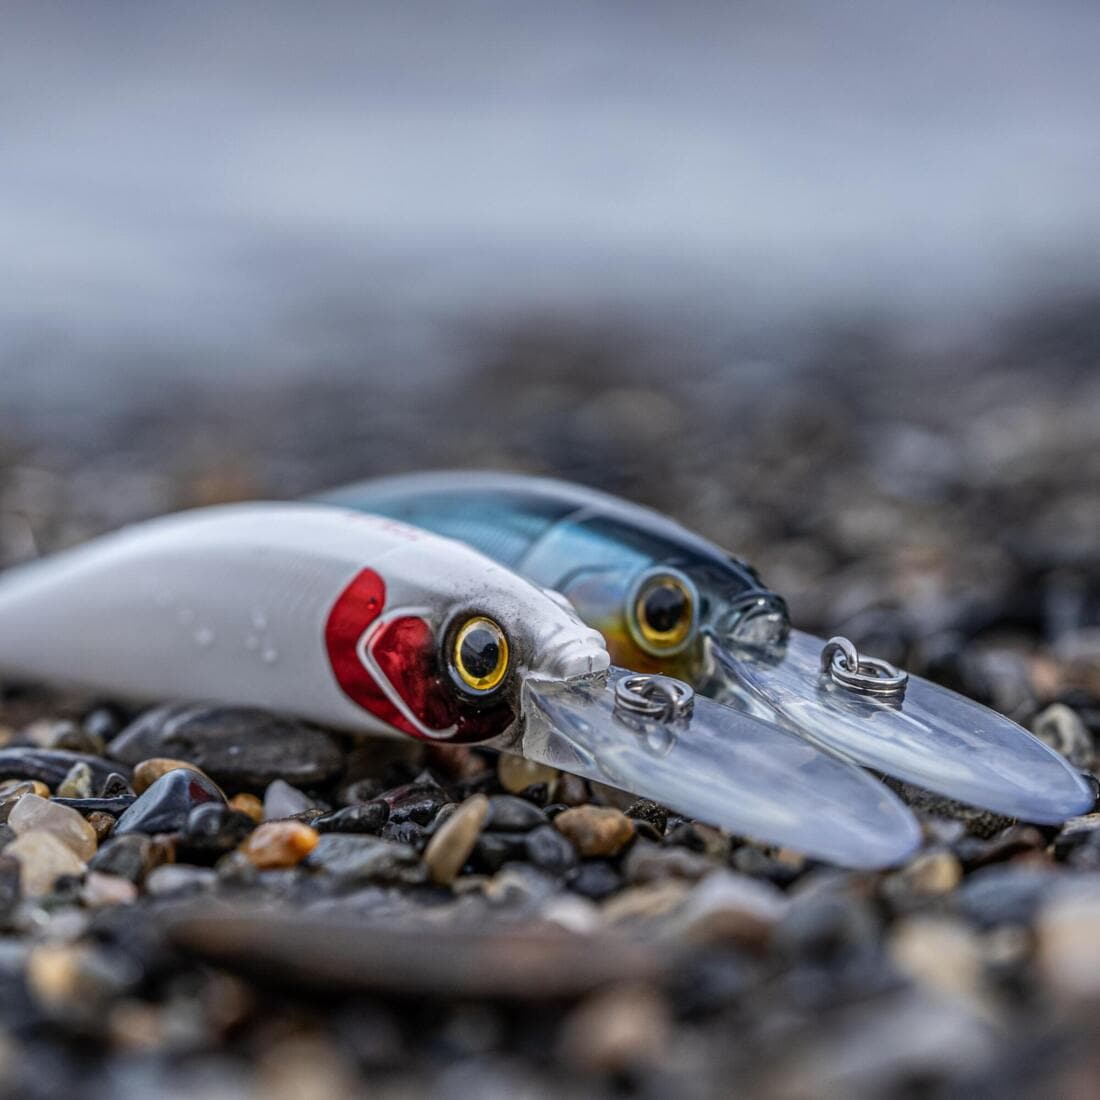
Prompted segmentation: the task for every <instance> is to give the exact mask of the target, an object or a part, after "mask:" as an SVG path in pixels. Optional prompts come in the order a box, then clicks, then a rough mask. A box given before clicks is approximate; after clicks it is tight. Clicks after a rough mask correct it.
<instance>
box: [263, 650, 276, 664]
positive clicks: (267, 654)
mask: <svg viewBox="0 0 1100 1100" xmlns="http://www.w3.org/2000/svg"><path fill="white" fill-rule="evenodd" d="M260 657H261V658H262V660H263V662H264V663H265V664H268V665H273V664H274V663H275V662H276V661H277V660H278V659H279V651H278V650H277V649H275V648H274V647H273V646H268V647H267V649H265V650H264V651H263V653H261V654H260Z"/></svg>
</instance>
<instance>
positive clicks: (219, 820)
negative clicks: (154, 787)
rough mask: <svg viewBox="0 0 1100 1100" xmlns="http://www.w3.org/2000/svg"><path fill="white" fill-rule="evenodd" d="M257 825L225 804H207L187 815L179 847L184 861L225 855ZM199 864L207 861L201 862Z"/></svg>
mask: <svg viewBox="0 0 1100 1100" xmlns="http://www.w3.org/2000/svg"><path fill="white" fill-rule="evenodd" d="M255 825H256V823H255V822H254V821H253V820H252V818H250V817H248V816H247V815H245V814H242V813H238V812H237V811H236V810H231V809H230V808H229V807H228V806H227V805H225V804H224V803H222V802H204V803H202V805H200V806H196V807H195V808H194V809H193V810H192V811H191V812H190V813H189V814H188V815H187V821H186V822H185V823H184V826H183V830H182V836H180V837H179V838H178V840H177V846H178V848H179V849H180V851H181V853H183V854H184V859H185V861H186V859H187V857H195V856H202V855H206V856H210V855H224V854H225V853H226V852H230V851H232V850H233V849H234V848H236V847H237V845H239V844H240V843H242V841H244V840H245V838H246V837H248V836H249V835H250V834H251V833H252V830H253V829H254V828H255ZM196 862H199V863H202V862H206V860H204V859H201V858H199V859H197V860H196Z"/></svg>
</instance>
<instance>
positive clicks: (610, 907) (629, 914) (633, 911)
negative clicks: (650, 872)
mask: <svg viewBox="0 0 1100 1100" xmlns="http://www.w3.org/2000/svg"><path fill="white" fill-rule="evenodd" d="M689 889H690V887H689V886H688V884H687V883H686V882H681V881H679V880H676V879H665V880H663V881H661V882H649V883H646V884H645V885H644V886H628V887H626V889H624V890H619V891H618V892H617V893H612V894H609V895H608V896H606V897H605V899H604V900H603V903H602V905H601V906H600V913H601V914H602V916H603V919H604V921H605V923H607V924H633V923H636V922H645V921H655V920H664V919H666V918H667V917H668V915H669V914H670V913H674V912H675V911H676V910H677V909H679V908H680V906H681V905H683V904H684V900H685V899H686V898H687V896H688V890H689Z"/></svg>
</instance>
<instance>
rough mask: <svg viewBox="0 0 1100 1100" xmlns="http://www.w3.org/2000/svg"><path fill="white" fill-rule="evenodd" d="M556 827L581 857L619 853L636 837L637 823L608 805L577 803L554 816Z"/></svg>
mask: <svg viewBox="0 0 1100 1100" xmlns="http://www.w3.org/2000/svg"><path fill="white" fill-rule="evenodd" d="M554 828H556V829H557V830H558V831H559V832H560V833H562V834H563V835H564V836H566V837H568V838H569V840H570V841H572V843H573V846H574V847H575V848H576V849H577V851H578V852H580V854H581V855H582V856H613V855H617V854H618V853H619V852H620V851H622V849H623V848H625V847H626V845H627V844H629V843H630V841H631V840H633V839H634V822H633V821H631V820H630V818H629V817H627V816H626V814H624V813H623V812H622V811H621V810H615V809H612V808H611V807H609V806H592V805H586V806H575V807H573V808H572V809H569V810H564V811H562V812H561V813H560V814H558V816H557V817H555V818H554Z"/></svg>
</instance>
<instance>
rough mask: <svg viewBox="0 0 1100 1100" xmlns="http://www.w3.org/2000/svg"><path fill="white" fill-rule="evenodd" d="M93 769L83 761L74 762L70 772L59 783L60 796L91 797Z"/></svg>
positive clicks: (58, 792)
mask: <svg viewBox="0 0 1100 1100" xmlns="http://www.w3.org/2000/svg"><path fill="white" fill-rule="evenodd" d="M92 782H93V780H92V769H91V768H89V767H88V765H87V764H85V763H84V762H83V761H80V762H78V763H76V764H74V765H73V766H72V767H71V768H70V769H69V774H68V775H67V776H65V778H64V779H63V780H62V781H61V782H60V783H59V784H58V787H57V791H56V794H57V797H58V798H91V797H92Z"/></svg>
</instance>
